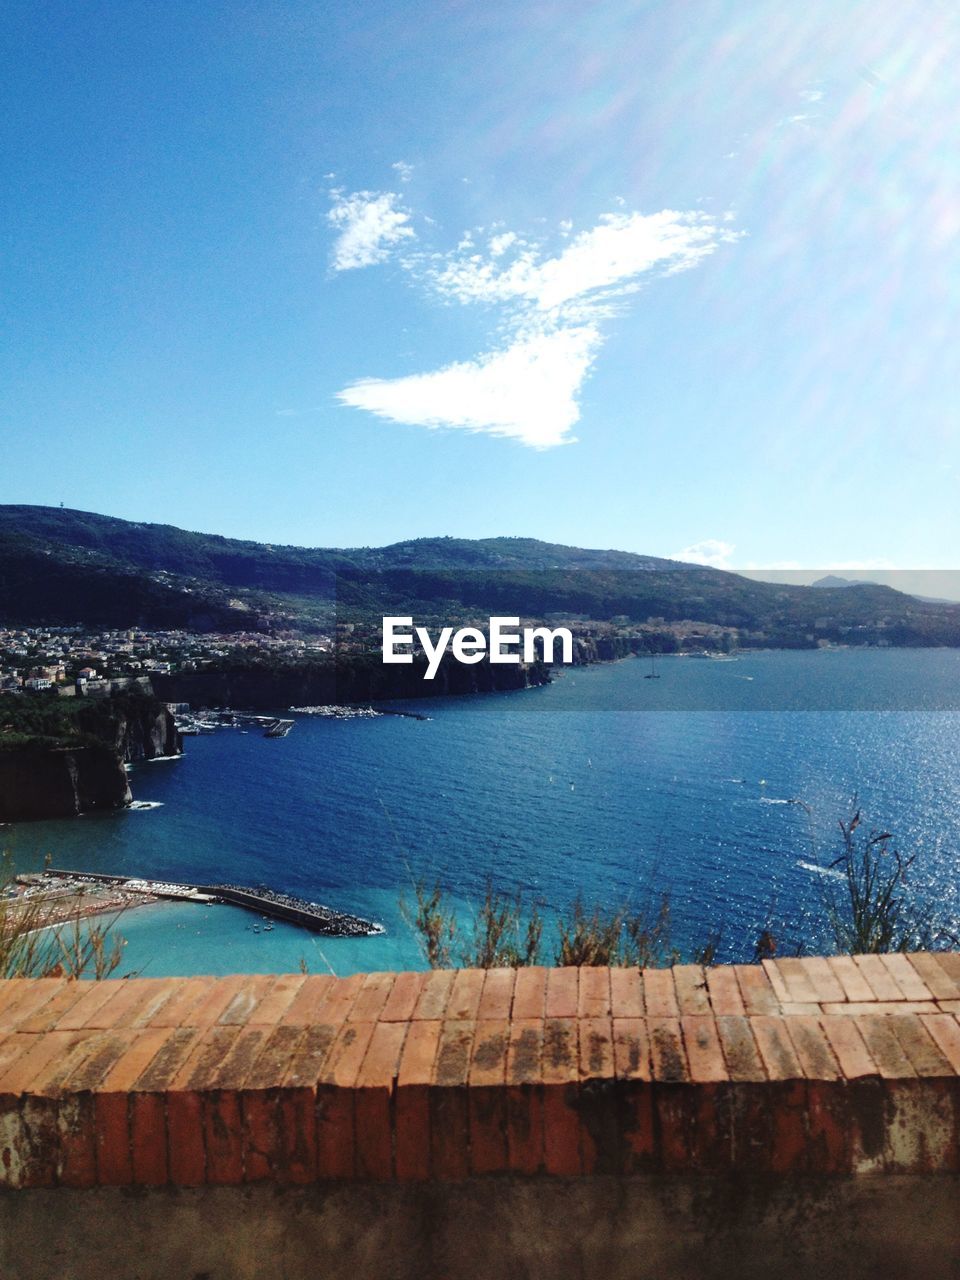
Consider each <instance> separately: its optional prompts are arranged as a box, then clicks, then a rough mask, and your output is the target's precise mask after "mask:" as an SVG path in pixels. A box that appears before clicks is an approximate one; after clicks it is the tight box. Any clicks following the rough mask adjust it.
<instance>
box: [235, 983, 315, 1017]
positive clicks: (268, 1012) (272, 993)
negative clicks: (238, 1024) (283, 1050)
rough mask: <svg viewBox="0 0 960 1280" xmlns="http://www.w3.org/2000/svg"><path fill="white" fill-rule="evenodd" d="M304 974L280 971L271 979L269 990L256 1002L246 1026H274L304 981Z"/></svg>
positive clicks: (291, 1002) (295, 996)
mask: <svg viewBox="0 0 960 1280" xmlns="http://www.w3.org/2000/svg"><path fill="white" fill-rule="evenodd" d="M306 980H307V979H306V974H303V973H281V974H280V976H279V977H277V978H275V979H273V981H272V984H271V986H270V988H269V990H268V991H267V992H266V993H265V995H264V996H263V997H262V999H260V1000H259V1001H258V1002H257V1006H256V1008H255V1009H254V1010H253V1012H252V1013H251V1015H250V1017H249V1018H248V1019H247V1024H248V1026H253V1025H255V1024H256V1025H258V1026H260V1025H262V1026H266V1027H275V1026H276V1025H277V1023H278V1022H279V1021H280V1020H281V1018H282V1017H283V1015H284V1014H285V1013H286V1012H287V1010H288V1009H289V1008H290V1006H291V1005H292V1004H293V1002H294V1000H295V999H296V998H297V995H298V994H299V992H300V989H301V988H302V987H303V984H304V983H305V982H306Z"/></svg>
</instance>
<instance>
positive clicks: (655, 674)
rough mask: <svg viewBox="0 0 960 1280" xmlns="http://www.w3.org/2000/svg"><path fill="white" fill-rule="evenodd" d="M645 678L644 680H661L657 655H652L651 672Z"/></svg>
mask: <svg viewBox="0 0 960 1280" xmlns="http://www.w3.org/2000/svg"><path fill="white" fill-rule="evenodd" d="M643 678H644V680H659V679H660V672H659V671H658V670H657V655H656V654H655V653H651V655H650V670H649V671H648V672H647V674H646V675H645V676H644V677H643Z"/></svg>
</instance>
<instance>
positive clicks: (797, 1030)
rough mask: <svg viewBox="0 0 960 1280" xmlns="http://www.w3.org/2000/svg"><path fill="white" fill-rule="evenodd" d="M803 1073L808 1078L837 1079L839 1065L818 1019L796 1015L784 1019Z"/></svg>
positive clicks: (839, 1075) (839, 1073) (839, 1074)
mask: <svg viewBox="0 0 960 1280" xmlns="http://www.w3.org/2000/svg"><path fill="white" fill-rule="evenodd" d="M785 1022H786V1027H787V1034H788V1035H789V1036H790V1039H791V1041H792V1042H793V1047H794V1049H795V1050H796V1054H797V1057H798V1058H799V1059H800V1065H801V1066H802V1067H803V1073H804V1075H805V1076H806V1077H807V1079H808V1080H839V1079H840V1078H841V1072H840V1067H839V1066H838V1064H837V1061H836V1059H835V1058H834V1056H833V1052H832V1050H831V1048H830V1044H829V1042H828V1040H827V1037H826V1035H825V1034H824V1031H823V1027H822V1026H821V1025H820V1019H819V1018H814V1017H808V1016H805V1015H802V1014H801V1015H798V1016H796V1017H793V1018H787V1019H785Z"/></svg>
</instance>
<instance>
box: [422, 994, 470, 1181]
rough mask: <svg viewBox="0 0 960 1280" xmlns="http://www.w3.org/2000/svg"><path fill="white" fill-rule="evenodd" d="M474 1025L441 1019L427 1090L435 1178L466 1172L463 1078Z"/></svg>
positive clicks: (466, 1111)
mask: <svg viewBox="0 0 960 1280" xmlns="http://www.w3.org/2000/svg"><path fill="white" fill-rule="evenodd" d="M475 1031H476V1025H475V1023H473V1022H463V1021H452V1020H450V1019H448V1020H447V1021H445V1022H444V1024H443V1028H442V1030H441V1033H440V1048H439V1052H438V1054H437V1061H436V1064H435V1066H434V1087H433V1088H432V1089H431V1090H430V1149H431V1169H432V1171H433V1176H434V1177H435V1178H441V1179H444V1180H449V1179H454V1178H465V1177H466V1176H467V1174H468V1173H469V1169H470V1163H469V1145H470V1122H469V1107H470V1104H469V1099H468V1095H467V1080H468V1078H469V1073H470V1058H471V1051H472V1048H473V1039H474V1034H475Z"/></svg>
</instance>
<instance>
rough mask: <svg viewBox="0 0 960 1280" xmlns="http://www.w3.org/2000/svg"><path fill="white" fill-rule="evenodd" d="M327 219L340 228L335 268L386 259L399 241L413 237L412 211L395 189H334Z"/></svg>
mask: <svg viewBox="0 0 960 1280" xmlns="http://www.w3.org/2000/svg"><path fill="white" fill-rule="evenodd" d="M331 200H332V204H331V207H330V212H329V213H328V214H327V220H328V222H329V223H330V224H331V226H333V227H335V228H336V229H337V231H338V235H337V238H336V240H335V241H334V243H333V249H332V251H331V254H330V263H331V266H332V267H333V269H334V271H351V270H353V269H354V268H356V267H372V266H374V265H375V264H376V263H378V262H385V261H386V260H387V258H389V257H390V254H391V251H392V250H393V249H394V248H395V246H396V245H398V244H401V243H403V242H404V241H406V240H411V239H413V237H414V234H415V233H414V230H413V227H412V226H411V225H410V214H409V213H408V212H407V210H406V209H403V208H401V207H400V197H399V196H398V195H397V194H396V192H393V191H355V192H353V193H352V194H351V195H345V194H344V192H343V191H333V192H331Z"/></svg>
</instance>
